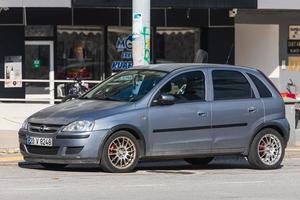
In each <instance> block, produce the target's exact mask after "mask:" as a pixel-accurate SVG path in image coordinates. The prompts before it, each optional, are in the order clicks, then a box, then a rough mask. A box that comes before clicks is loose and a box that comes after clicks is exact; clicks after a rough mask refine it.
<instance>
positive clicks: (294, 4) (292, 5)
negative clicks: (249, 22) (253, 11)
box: [257, 0, 300, 10]
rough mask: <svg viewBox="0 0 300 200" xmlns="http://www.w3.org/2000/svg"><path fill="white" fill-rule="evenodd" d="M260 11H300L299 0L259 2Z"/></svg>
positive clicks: (259, 0)
mask: <svg viewBox="0 0 300 200" xmlns="http://www.w3.org/2000/svg"><path fill="white" fill-rule="evenodd" d="M257 7H258V9H292V10H294V9H300V1H299V0H258V2H257Z"/></svg>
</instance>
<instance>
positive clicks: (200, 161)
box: [184, 157, 214, 165]
mask: <svg viewBox="0 0 300 200" xmlns="http://www.w3.org/2000/svg"><path fill="white" fill-rule="evenodd" d="M213 159H214V157H207V158H185V159H184V160H185V161H186V162H188V163H190V164H192V165H208V164H209V163H210V162H211V161H212V160H213Z"/></svg>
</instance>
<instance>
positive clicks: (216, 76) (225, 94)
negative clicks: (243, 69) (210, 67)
mask: <svg viewBox="0 0 300 200" xmlns="http://www.w3.org/2000/svg"><path fill="white" fill-rule="evenodd" d="M212 78H213V85H214V99H215V100H230V99H249V98H254V94H253V91H252V88H251V85H250V83H249V82H248V80H247V79H246V77H245V76H244V75H243V74H242V73H240V72H237V71H230V70H214V71H213V72H212Z"/></svg>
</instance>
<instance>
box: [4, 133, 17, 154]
mask: <svg viewBox="0 0 300 200" xmlns="http://www.w3.org/2000/svg"><path fill="white" fill-rule="evenodd" d="M18 152H19V139H18V132H17V131H3V130H1V131H0V154H15V153H18Z"/></svg>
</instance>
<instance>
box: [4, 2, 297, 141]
mask: <svg viewBox="0 0 300 200" xmlns="http://www.w3.org/2000/svg"><path fill="white" fill-rule="evenodd" d="M131 2H132V0H73V1H72V0H1V1H0V102H18V101H19V102H44V103H47V104H45V105H44V106H48V105H49V102H50V103H51V104H53V103H54V102H59V101H60V99H61V98H63V97H64V95H65V94H66V91H67V88H68V84H69V83H70V82H72V79H74V78H75V77H79V78H81V79H84V80H85V81H86V83H88V84H89V85H90V87H92V86H93V85H94V84H96V83H98V82H100V81H102V80H104V79H105V78H107V77H108V76H110V75H111V74H112V73H114V72H115V71H118V70H122V69H126V68H129V67H131V66H132V54H131V42H132V37H131V32H132V29H131V26H132V10H131V6H132V5H131ZM145 34H150V35H151V41H152V43H151V47H152V48H151V50H152V51H151V62H152V63H166V62H184V63H187V62H208V63H220V64H225V63H227V64H237V65H242V66H243V65H244V66H253V67H257V68H259V69H260V70H261V71H263V72H265V73H266V75H267V76H269V77H270V78H271V80H272V81H273V82H274V83H275V84H276V86H277V87H278V88H279V90H280V91H281V92H286V91H287V87H288V90H291V91H293V92H294V93H298V92H299V91H300V89H298V86H300V2H299V0H285V1H280V0H244V1H241V0H185V1H182V0H151V30H149V32H147V33H145ZM202 52H205V55H207V56H206V57H201V55H202V54H201V53H202ZM20 80H22V81H20ZM299 97H300V96H299ZM299 100H300V99H299ZM2 105H4V104H2ZM20 107H22V106H20ZM42 107H43V106H42ZM37 108H38V109H40V108H41V107H40V106H38V107H37ZM0 109H1V104H0ZM5 110H9V107H8V104H5ZM287 110H288V112H289V114H290V116H291V117H290V123H291V124H292V126H293V127H294V126H296V125H295V117H294V116H295V112H296V110H295V106H294V104H292V106H291V107H289V108H288V109H287ZM34 111H35V110H34V109H32V112H34ZM9 114H10V113H8V114H7V115H8V116H9ZM27 114H28V112H27ZM6 117H7V116H6ZM11 118H13V115H11ZM22 120H23V119H20V121H22ZM297 120H298V119H296V121H297ZM5 123H6V124H7V122H6V121H1V119H0V124H1V125H2V124H5ZM293 138H294V139H293V144H296V143H297V141H298V140H297V139H296V138H299V143H300V137H296V135H295V132H294V133H293Z"/></svg>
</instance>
